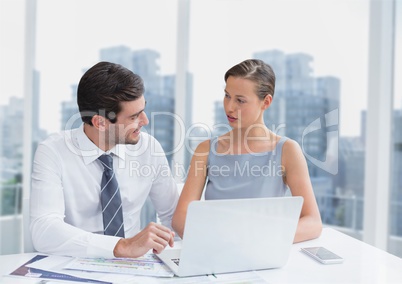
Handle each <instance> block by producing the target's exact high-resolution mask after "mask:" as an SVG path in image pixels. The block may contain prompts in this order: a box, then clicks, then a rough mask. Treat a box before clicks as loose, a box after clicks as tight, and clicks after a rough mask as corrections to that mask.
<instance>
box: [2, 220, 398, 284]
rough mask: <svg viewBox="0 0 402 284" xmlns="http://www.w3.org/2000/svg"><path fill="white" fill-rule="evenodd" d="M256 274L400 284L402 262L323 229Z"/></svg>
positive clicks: (22, 257) (8, 267) (11, 258)
mask: <svg viewBox="0 0 402 284" xmlns="http://www.w3.org/2000/svg"><path fill="white" fill-rule="evenodd" d="M307 246H324V247H326V248H328V249H329V250H331V251H333V252H335V253H336V254H338V255H340V256H342V257H343V258H344V262H343V263H342V264H331V265H324V264H320V263H319V262H317V261H315V260H313V259H312V258H310V257H308V256H306V255H304V254H303V253H301V252H300V248H301V247H307ZM34 255H36V253H29V254H14V255H2V256H0V275H7V274H9V273H10V272H11V271H13V270H15V269H16V268H17V267H19V266H20V265H21V264H23V263H25V262H26V261H28V260H29V259H31V258H32V257H33V256H34ZM257 273H258V274H259V275H260V276H261V277H262V278H263V279H265V280H266V281H267V282H268V283H364V284H366V283H381V284H383V283H402V259H401V258H399V257H396V256H394V255H392V254H389V253H387V252H385V251H383V250H380V249H377V248H375V247H373V246H371V245H368V244H366V243H364V242H361V241H359V240H357V239H354V238H352V237H349V236H347V235H345V234H343V233H340V232H338V231H336V230H334V229H330V228H325V229H324V230H323V232H322V235H321V236H320V237H319V238H318V239H315V240H311V241H306V242H302V243H297V244H294V245H293V247H292V250H291V254H290V257H289V260H288V263H287V264H286V265H285V266H284V267H282V268H279V269H270V270H261V271H258V272H257ZM0 283H7V284H8V283H10V284H11V283H38V280H37V279H35V280H34V279H21V278H11V277H1V276H0ZM65 283H71V282H65Z"/></svg>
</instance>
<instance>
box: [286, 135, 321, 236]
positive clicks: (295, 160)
mask: <svg viewBox="0 0 402 284" xmlns="http://www.w3.org/2000/svg"><path fill="white" fill-rule="evenodd" d="M282 165H283V166H284V172H285V182H286V183H287V185H288V186H289V188H290V191H291V192H292V195H293V196H302V197H303V198H304V202H303V207H302V210H301V214H300V220H299V223H298V225H297V230H296V235H295V239H294V242H295V243H297V242H301V241H306V240H310V239H314V238H317V237H319V236H320V234H321V230H322V222H321V216H320V211H319V210H318V205H317V202H316V199H315V196H314V191H313V187H312V185H311V181H310V176H309V172H308V167H307V162H306V159H305V157H304V155H303V152H302V150H301V148H300V146H299V144H298V143H297V142H296V141H293V140H290V139H289V140H288V141H286V142H285V144H284V145H283V150H282Z"/></svg>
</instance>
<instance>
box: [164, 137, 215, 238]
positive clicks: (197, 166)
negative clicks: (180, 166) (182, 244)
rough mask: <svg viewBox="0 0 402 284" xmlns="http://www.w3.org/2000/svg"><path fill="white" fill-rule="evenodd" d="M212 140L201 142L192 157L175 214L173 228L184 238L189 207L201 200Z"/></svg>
mask: <svg viewBox="0 0 402 284" xmlns="http://www.w3.org/2000/svg"><path fill="white" fill-rule="evenodd" d="M209 145H210V141H209V140H207V141H204V142H201V143H200V144H199V145H198V147H197V149H196V150H195V153H194V155H193V157H192V159H191V164H190V169H189V172H188V175H187V179H186V182H185V184H184V187H183V190H182V192H181V194H180V198H179V202H178V204H177V207H176V211H175V213H174V214H173V219H172V228H173V230H175V231H176V233H177V234H178V235H179V236H180V237H181V238H183V232H184V226H185V221H186V215H187V208H188V205H189V203H190V202H191V201H193V200H200V199H201V195H202V191H203V189H204V186H205V181H206V178H207V161H208V154H209Z"/></svg>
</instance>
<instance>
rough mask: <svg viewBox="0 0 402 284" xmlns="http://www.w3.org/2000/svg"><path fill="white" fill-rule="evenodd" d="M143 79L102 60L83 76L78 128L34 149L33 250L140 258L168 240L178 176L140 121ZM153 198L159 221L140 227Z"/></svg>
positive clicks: (142, 117)
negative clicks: (146, 204)
mask: <svg viewBox="0 0 402 284" xmlns="http://www.w3.org/2000/svg"><path fill="white" fill-rule="evenodd" d="M143 94H144V85H143V81H142V79H141V78H140V77H139V76H138V75H136V74H134V73H133V72H131V71H130V70H128V69H126V68H124V67H123V66H121V65H118V64H114V63H110V62H99V63H98V64H96V65H94V66H93V67H92V68H90V69H89V70H88V71H87V72H86V73H85V74H84V75H83V76H82V78H81V80H80V82H79V85H78V91H77V102H78V107H79V111H80V115H81V119H82V121H83V125H82V126H81V127H80V128H78V129H73V130H69V131H64V132H61V133H58V134H53V135H51V136H50V137H49V138H48V139H46V140H45V141H44V142H42V143H41V144H40V145H39V146H38V148H37V150H36V153H35V158H34V165H33V173H32V190H31V205H30V210H31V212H30V214H31V225H30V229H31V234H32V241H33V245H34V247H35V249H36V250H38V251H40V252H44V253H49V254H61V255H70V256H82V257H107V258H108V257H139V256H142V255H143V254H145V253H146V252H148V251H149V250H151V249H152V250H153V251H154V252H155V253H160V252H161V251H162V250H163V249H164V248H165V247H166V246H167V245H170V246H173V240H174V233H173V231H172V230H171V229H170V226H171V225H170V224H171V218H172V215H173V212H174V210H175V207H176V204H177V201H178V192H177V187H176V183H175V182H174V179H173V177H172V175H171V172H170V168H169V165H168V163H167V160H166V157H165V155H164V154H162V155H161V154H160V153H163V150H162V147H161V145H160V144H159V143H158V142H157V141H156V140H155V139H154V138H153V137H152V136H150V135H148V134H147V133H143V132H141V128H142V127H143V126H145V125H147V124H148V122H149V121H148V118H147V116H146V114H145V112H144V109H145V105H146V101H145V98H144V96H143ZM148 196H149V197H150V199H151V201H152V203H153V205H154V207H155V209H156V211H157V213H158V216H159V218H160V220H161V223H162V224H163V225H161V224H156V223H150V224H148V226H147V227H146V228H144V229H143V230H142V231H140V212H141V208H142V206H143V204H144V203H145V201H146V199H147V197H148Z"/></svg>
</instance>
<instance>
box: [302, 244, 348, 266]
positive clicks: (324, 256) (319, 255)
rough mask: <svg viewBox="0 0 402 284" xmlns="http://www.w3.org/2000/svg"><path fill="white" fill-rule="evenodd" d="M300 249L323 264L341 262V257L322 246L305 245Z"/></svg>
mask: <svg viewBox="0 0 402 284" xmlns="http://www.w3.org/2000/svg"><path fill="white" fill-rule="evenodd" d="M301 251H302V252H304V253H305V254H307V255H308V256H311V257H312V258H314V259H315V260H317V261H319V262H321V263H323V264H333V263H342V262H343V258H342V257H340V256H339V255H337V254H335V253H333V252H332V251H330V250H328V249H326V248H324V247H305V248H301Z"/></svg>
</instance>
